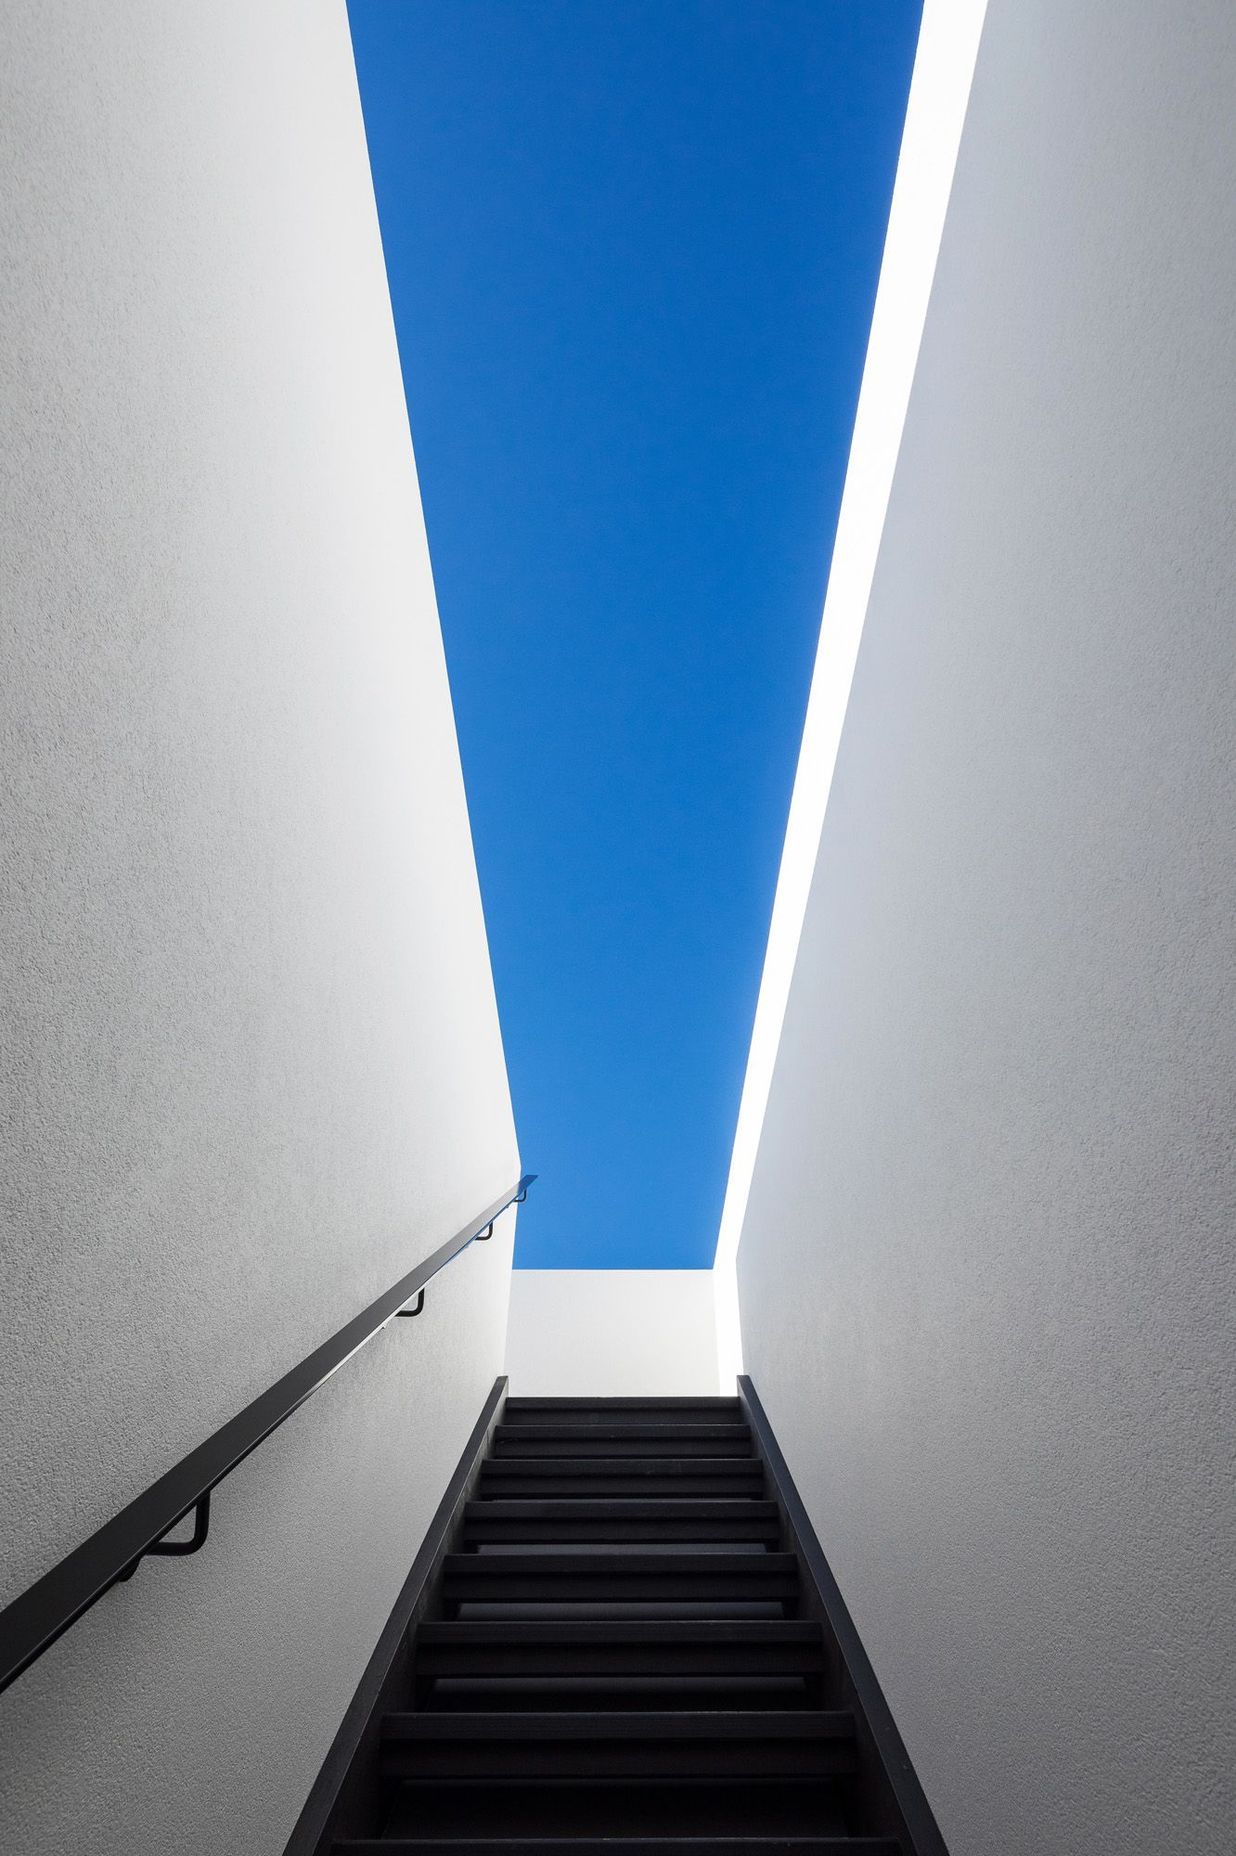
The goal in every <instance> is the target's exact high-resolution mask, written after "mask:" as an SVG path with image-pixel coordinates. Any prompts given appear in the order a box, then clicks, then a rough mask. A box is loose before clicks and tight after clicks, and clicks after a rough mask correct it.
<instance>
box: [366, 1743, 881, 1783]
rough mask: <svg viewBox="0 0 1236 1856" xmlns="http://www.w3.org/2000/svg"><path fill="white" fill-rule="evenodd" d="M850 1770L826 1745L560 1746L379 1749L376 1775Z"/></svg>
mask: <svg viewBox="0 0 1236 1856" xmlns="http://www.w3.org/2000/svg"><path fill="white" fill-rule="evenodd" d="M853 1770H854V1749H853V1747H852V1746H851V1745H847V1744H838V1743H836V1742H833V1741H827V1740H823V1741H815V1742H813V1741H803V1742H801V1743H797V1742H796V1743H791V1744H789V1745H780V1744H777V1743H765V1742H762V1741H758V1740H755V1741H734V1740H719V1741H716V1742H714V1743H709V1742H701V1743H692V1744H690V1745H689V1746H683V1745H680V1744H678V1743H676V1742H674V1741H669V1742H665V1743H663V1744H661V1745H659V1746H654V1745H639V1744H635V1745H629V1744H605V1743H596V1742H590V1741H587V1740H583V1741H563V1742H558V1743H556V1744H551V1745H544V1744H541V1743H539V1742H536V1741H531V1742H525V1741H516V1742H514V1743H512V1744H511V1745H502V1744H501V1743H491V1742H486V1743H484V1744H483V1745H479V1746H473V1745H468V1744H464V1745H458V1746H454V1745H427V1746H418V1745H415V1744H413V1745H408V1744H403V1743H397V1744H395V1745H389V1744H388V1745H384V1746H383V1749H382V1772H383V1775H384V1776H385V1777H386V1778H388V1779H473V1780H475V1781H476V1782H477V1783H478V1784H485V1783H486V1782H487V1781H491V1780H501V1781H504V1782H507V1783H510V1782H513V1781H517V1782H518V1783H520V1784H525V1785H530V1784H547V1783H553V1782H554V1781H559V1782H562V1781H571V1780H578V1779H588V1780H595V1779H600V1780H604V1779H673V1780H674V1781H675V1783H677V1782H679V1781H682V1782H683V1783H686V1784H690V1783H691V1782H692V1781H698V1780H701V1779H716V1778H723V1779H726V1780H728V1781H731V1782H732V1781H734V1780H736V1779H742V1780H745V1781H746V1782H747V1783H749V1784H754V1783H759V1782H761V1781H768V1780H772V1779H812V1778H815V1779H820V1778H837V1777H840V1776H842V1775H843V1774H846V1773H850V1772H853Z"/></svg>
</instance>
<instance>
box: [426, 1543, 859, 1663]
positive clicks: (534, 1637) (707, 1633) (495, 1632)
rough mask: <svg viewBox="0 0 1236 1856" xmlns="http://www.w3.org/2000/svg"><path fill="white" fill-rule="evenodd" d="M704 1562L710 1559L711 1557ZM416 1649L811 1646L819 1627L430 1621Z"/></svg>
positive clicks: (786, 1622) (786, 1621)
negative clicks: (556, 1645)
mask: <svg viewBox="0 0 1236 1856" xmlns="http://www.w3.org/2000/svg"><path fill="white" fill-rule="evenodd" d="M710 1557H715V1556H711V1555H710ZM416 1636H417V1641H418V1642H419V1643H452V1642H455V1643H459V1642H473V1643H484V1642H491V1643H654V1644H655V1643H717V1642H722V1643H769V1642H776V1643H812V1644H819V1643H821V1642H822V1641H823V1633H822V1631H821V1628H820V1626H819V1625H818V1624H817V1623H815V1622H814V1621H813V1620H811V1619H806V1618H743V1619H733V1618H717V1619H715V1620H714V1619H711V1618H699V1619H689V1620H678V1619H669V1620H667V1621H665V1622H664V1623H653V1622H649V1621H647V1620H644V1619H626V1618H613V1619H611V1618H602V1619H596V1618H585V1619H580V1620H579V1621H578V1622H573V1621H570V1620H566V1621H564V1620H562V1619H557V1618H554V1619H546V1620H544V1621H542V1620H540V1619H535V1618H495V1619H493V1620H490V1619H487V1618H481V1619H477V1618H435V1619H433V1620H431V1621H429V1622H426V1623H424V1624H422V1625H421V1626H420V1628H419V1629H418V1631H417V1633H416Z"/></svg>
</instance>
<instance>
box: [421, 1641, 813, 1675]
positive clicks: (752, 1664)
mask: <svg viewBox="0 0 1236 1856" xmlns="http://www.w3.org/2000/svg"><path fill="white" fill-rule="evenodd" d="M822 1668H823V1657H822V1653H821V1652H820V1651H819V1650H818V1649H809V1648H804V1647H800V1646H798V1645H793V1644H790V1645H786V1646H784V1647H782V1646H779V1645H777V1644H752V1645H750V1646H737V1645H734V1644H717V1645H716V1646H715V1647H712V1648H710V1647H709V1646H708V1645H706V1644H686V1645H681V1646H680V1645H677V1644H671V1643H667V1644H663V1645H662V1646H661V1647H660V1648H659V1649H658V1648H657V1646H656V1645H655V1644H646V1645H641V1644H632V1645H625V1644H591V1643H586V1642H585V1643H580V1644H578V1645H568V1644H545V1645H539V1644H527V1645H525V1644H487V1645H478V1646H477V1648H476V1649H466V1648H461V1649H454V1648H449V1647H447V1646H446V1645H425V1646H424V1647H423V1648H422V1647H418V1649H417V1652H416V1673H417V1675H418V1676H439V1675H449V1676H585V1675H588V1676H658V1675H665V1676H702V1675H723V1676H756V1675H761V1676H780V1675H815V1674H818V1673H819V1672H820V1671H821V1670H822Z"/></svg>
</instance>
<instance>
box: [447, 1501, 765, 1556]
mask: <svg viewBox="0 0 1236 1856" xmlns="http://www.w3.org/2000/svg"><path fill="white" fill-rule="evenodd" d="M478 1509H479V1512H478V1513H477V1514H475V1515H469V1518H468V1522H467V1525H466V1527H465V1530H464V1544H465V1546H488V1545H493V1544H495V1543H502V1544H505V1545H510V1546H519V1545H525V1546H533V1545H537V1544H563V1545H566V1544H569V1543H570V1542H572V1541H581V1540H582V1541H590V1542H595V1543H596V1544H598V1545H601V1544H604V1543H606V1542H612V1543H613V1544H614V1545H619V1544H621V1543H622V1542H624V1541H625V1542H634V1543H639V1542H644V1543H645V1544H655V1543H656V1542H657V1541H669V1542H673V1541H685V1542H688V1543H689V1542H691V1541H699V1542H700V1543H703V1542H706V1541H735V1542H737V1541H751V1540H758V1541H763V1542H765V1543H766V1544H767V1545H769V1546H772V1545H775V1544H776V1542H777V1540H778V1538H779V1537H780V1532H781V1529H780V1524H779V1523H778V1522H777V1521H776V1520H772V1521H761V1520H760V1519H758V1518H756V1519H755V1520H738V1519H733V1520H727V1521H708V1520H702V1521H700V1520H681V1521H677V1520H671V1521H655V1520H635V1521H619V1520H579V1521H530V1520H529V1521H520V1520H516V1521H509V1520H506V1519H504V1518H502V1517H498V1518H496V1519H493V1520H491V1519H489V1517H488V1516H486V1515H485V1513H484V1509H483V1505H481V1504H478Z"/></svg>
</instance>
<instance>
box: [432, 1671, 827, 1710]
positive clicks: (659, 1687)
mask: <svg viewBox="0 0 1236 1856" xmlns="http://www.w3.org/2000/svg"><path fill="white" fill-rule="evenodd" d="M749 1680H750V1678H747V1677H738V1678H734V1679H732V1680H730V1679H721V1680H718V1681H715V1682H713V1683H712V1684H711V1685H710V1684H708V1683H707V1682H706V1681H703V1680H701V1679H699V1678H687V1679H686V1680H685V1681H684V1682H683V1684H682V1686H681V1687H675V1686H674V1685H673V1678H661V1677H647V1678H645V1677H639V1678H636V1679H635V1681H634V1682H633V1683H632V1685H631V1686H630V1687H628V1688H606V1687H605V1686H604V1685H603V1684H604V1681H605V1678H600V1679H599V1680H598V1679H596V1678H593V1677H591V1676H587V1675H585V1676H580V1677H571V1678H565V1679H562V1680H561V1681H560V1682H559V1683H557V1684H555V1685H554V1686H553V1687H541V1686H540V1685H539V1679H536V1678H534V1679H533V1680H532V1681H530V1682H529V1683H528V1685H527V1686H526V1687H519V1688H516V1687H514V1686H512V1685H511V1684H510V1683H501V1682H499V1683H495V1682H494V1680H493V1678H492V1677H491V1676H489V1675H486V1676H485V1677H484V1678H482V1679H478V1680H476V1681H468V1680H466V1681H465V1682H464V1684H463V1685H462V1686H461V1687H458V1688H456V1687H453V1686H451V1685H450V1684H449V1682H448V1683H447V1684H444V1683H443V1682H440V1681H439V1682H437V1683H435V1684H434V1685H433V1687H432V1688H430V1689H429V1691H428V1693H427V1695H426V1697H425V1700H424V1702H423V1705H424V1706H425V1707H426V1708H432V1710H433V1711H434V1713H435V1714H472V1713H479V1714H497V1713H500V1712H503V1711H505V1712H507V1713H520V1712H522V1711H525V1710H526V1711H527V1712H529V1713H533V1714H545V1713H550V1712H553V1711H555V1710H556V1711H557V1712H559V1713H579V1714H585V1713H592V1712H593V1711H594V1710H595V1709H598V1708H599V1709H602V1710H603V1711H604V1712H605V1713H606V1714H619V1713H624V1712H625V1713H629V1714H642V1713H648V1712H650V1711H651V1712H653V1713H665V1712H667V1711H673V1710H680V1711H681V1712H683V1713H684V1714H686V1713H699V1712H704V1713H707V1712H712V1711H715V1710H717V1709H728V1708H743V1709H747V1710H751V1711H754V1710H757V1709H758V1710H761V1711H764V1712H768V1711H769V1710H774V1711H776V1710H782V1711H801V1710H803V1709H804V1708H807V1707H812V1706H814V1705H815V1702H814V1700H813V1699H812V1697H811V1695H810V1693H809V1685H808V1683H807V1682H806V1681H805V1680H804V1678H803V1677H802V1676H772V1677H769V1678H768V1682H767V1685H766V1686H765V1687H762V1688H756V1687H750V1686H744V1684H746V1683H748V1682H749Z"/></svg>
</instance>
